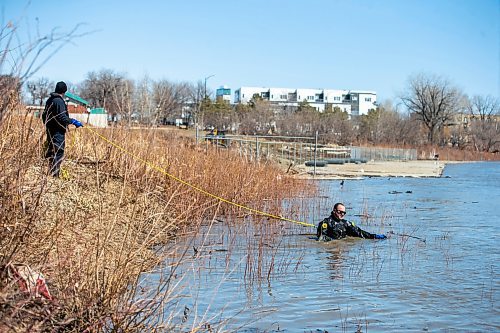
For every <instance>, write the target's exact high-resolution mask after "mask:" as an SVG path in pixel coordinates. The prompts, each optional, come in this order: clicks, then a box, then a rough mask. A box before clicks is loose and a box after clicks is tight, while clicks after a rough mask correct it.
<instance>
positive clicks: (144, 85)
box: [134, 76, 156, 125]
mask: <svg viewBox="0 0 500 333" xmlns="http://www.w3.org/2000/svg"><path fill="white" fill-rule="evenodd" d="M134 102H135V110H137V112H138V114H139V118H140V122H141V123H143V124H148V125H152V124H156V120H155V119H154V118H153V117H154V111H155V105H154V101H153V82H152V81H151V79H150V78H149V77H148V76H145V77H144V78H143V79H142V80H141V81H140V82H139V83H138V84H137V89H136V93H135V98H134Z"/></svg>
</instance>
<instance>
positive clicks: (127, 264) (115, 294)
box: [0, 105, 301, 332]
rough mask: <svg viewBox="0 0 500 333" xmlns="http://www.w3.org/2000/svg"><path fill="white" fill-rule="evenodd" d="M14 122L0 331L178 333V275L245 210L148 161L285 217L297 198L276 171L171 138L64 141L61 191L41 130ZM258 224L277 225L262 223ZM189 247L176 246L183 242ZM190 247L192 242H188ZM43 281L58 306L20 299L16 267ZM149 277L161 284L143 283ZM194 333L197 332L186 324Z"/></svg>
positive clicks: (1, 249)
mask: <svg viewBox="0 0 500 333" xmlns="http://www.w3.org/2000/svg"><path fill="white" fill-rule="evenodd" d="M17 110H18V111H17V112H9V113H7V114H4V117H3V120H2V121H1V123H0V156H1V158H0V206H1V211H2V214H1V216H0V271H1V279H0V282H1V283H0V323H1V324H0V331H13V332H45V331H65V332H66V331H67V332H83V331H86V332H96V331H120V332H136V331H148V332H149V331H151V332H154V331H171V330H182V327H183V323H182V321H178V320H177V319H176V318H178V314H179V312H182V310H179V309H177V308H176V300H175V297H176V296H175V295H178V290H179V288H182V278H181V277H180V276H179V274H178V272H177V271H176V268H177V266H178V265H179V263H180V262H181V261H182V259H183V257H184V256H185V254H186V253H187V251H188V250H189V249H190V248H191V247H190V243H189V239H192V238H193V237H194V236H195V235H196V234H197V233H198V232H199V229H200V226H201V225H202V224H203V223H210V222H212V221H214V219H216V218H220V217H221V216H224V218H225V219H227V220H230V221H232V222H233V223H236V222H237V221H242V222H243V221H244V220H238V219H237V218H236V217H242V216H247V215H248V212H246V211H245V210H244V209H241V208H240V207H236V206H232V205H228V204H226V203H221V202H220V201H219V200H217V199H216V198H213V197H210V196H207V195H206V194H204V193H201V192H199V191H196V190H194V189H193V188H190V187H189V186H186V185H185V184H182V183H179V182H178V181H176V180H174V179H172V178H171V177H168V176H166V175H165V174H162V173H161V172H158V170H154V169H151V168H150V167H148V166H146V165H145V164H144V163H142V162H141V161H140V160H138V159H143V160H147V161H149V162H151V163H153V164H155V165H158V166H160V167H162V168H164V169H165V170H166V171H167V172H169V173H171V174H173V175H175V176H176V177H179V178H181V179H183V180H184V181H186V182H189V183H191V184H193V185H196V186H198V187H199V188H202V189H204V190H206V191H208V192H210V193H214V194H215V195H217V196H220V197H223V198H225V199H228V200H232V201H235V202H238V203H239V204H243V205H248V206H251V207H252V208H254V209H259V210H266V211H267V212H269V213H272V214H284V215H286V213H287V212H285V211H284V209H283V205H282V199H283V198H284V197H289V196H293V195H294V194H296V193H298V192H299V191H301V184H300V183H298V181H297V180H293V179H289V178H286V177H283V176H282V175H281V172H280V171H279V170H278V169H277V168H274V167H272V166H270V165H266V164H264V163H262V164H248V163H243V162H242V160H241V158H240V157H239V156H236V155H233V154H231V153H228V152H222V153H221V152H220V151H219V150H217V149H214V148H213V147H211V146H208V147H207V146H197V145H196V144H195V143H194V142H193V141H191V140H189V139H186V138H182V137H178V136H176V135H175V134H173V133H170V132H162V131H151V130H147V129H146V130H141V131H133V130H125V129H118V128H112V129H106V130H98V132H99V133H100V134H102V135H105V136H106V137H108V138H109V139H110V140H112V141H113V142H117V143H119V145H120V146H122V147H123V148H124V149H126V150H127V151H128V152H130V155H127V154H125V153H124V152H123V151H121V150H120V149H118V148H116V147H113V146H111V145H110V144H108V143H106V142H105V141H103V140H102V139H101V138H99V137H98V136H97V135H95V134H94V133H92V132H91V131H90V130H88V129H85V128H83V129H78V130H71V131H70V132H68V133H67V135H66V147H67V149H66V159H65V161H64V163H63V168H64V169H65V170H66V171H67V172H64V174H65V175H67V177H66V178H65V179H55V178H51V177H50V176H48V173H47V169H48V166H47V165H46V161H45V160H44V159H43V158H42V156H43V152H42V150H43V148H42V147H43V141H44V129H43V127H42V126H41V121H39V119H36V118H33V117H32V116H30V115H27V114H24V112H23V111H21V106H19V105H18V106H17ZM263 223H270V221H264V222H263ZM179 235H183V236H185V237H183V238H182V239H184V240H185V239H187V240H188V241H183V242H180V241H179V238H178V236H179ZM186 236H187V237H186ZM19 263H22V264H25V265H28V266H29V267H31V268H32V269H33V270H34V271H36V272H41V273H43V274H44V276H45V278H46V281H47V284H48V287H49V290H50V291H51V293H52V296H53V297H54V300H48V299H46V298H44V297H39V296H36V295H33V294H28V293H24V292H22V291H21V290H20V289H19V287H18V283H16V282H15V280H14V279H12V277H9V276H8V274H7V267H9V266H10V265H12V264H19ZM147 273H152V274H153V273H154V276H156V277H157V278H156V280H155V281H156V283H155V284H151V283H149V284H145V282H144V281H145V280H144V276H145V274H147ZM191 325H192V326H190V327H191V328H190V329H188V331H189V330H194V329H193V327H194V328H196V327H197V326H196V325H194V326H193V324H191ZM200 325H202V323H200Z"/></svg>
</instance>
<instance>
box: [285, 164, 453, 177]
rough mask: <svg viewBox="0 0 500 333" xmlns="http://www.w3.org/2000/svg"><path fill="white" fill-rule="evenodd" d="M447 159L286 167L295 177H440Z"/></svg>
mask: <svg viewBox="0 0 500 333" xmlns="http://www.w3.org/2000/svg"><path fill="white" fill-rule="evenodd" d="M446 163H449V162H447V161H434V160H417V161H369V162H367V163H361V164H355V163H345V164H327V165H326V166H324V167H316V172H315V171H314V167H309V166H305V165H304V164H301V165H294V166H292V167H290V168H289V169H288V173H291V174H293V175H294V177H296V178H303V179H313V178H314V179H344V178H363V177H440V176H441V175H442V173H443V170H444V167H445V166H446Z"/></svg>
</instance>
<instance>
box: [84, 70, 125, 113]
mask: <svg viewBox="0 0 500 333" xmlns="http://www.w3.org/2000/svg"><path fill="white" fill-rule="evenodd" d="M125 81H126V78H125V75H124V74H119V73H115V72H114V71H112V70H110V69H103V70H101V71H99V72H89V73H88V74H87V78H86V79H85V80H84V81H83V83H82V85H81V94H82V97H83V98H85V99H86V100H87V101H89V102H90V104H91V105H92V106H94V107H101V108H105V109H106V110H107V111H108V112H109V113H110V114H112V115H118V114H121V115H126V113H124V110H125V106H124V105H123V104H122V103H123V102H124V100H123V99H122V98H119V96H120V97H123V95H124V94H127V93H126V91H127V84H126V83H125ZM121 90H125V92H122V91H121Z"/></svg>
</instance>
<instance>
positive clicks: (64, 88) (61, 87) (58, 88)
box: [55, 81, 68, 94]
mask: <svg viewBox="0 0 500 333" xmlns="http://www.w3.org/2000/svg"><path fill="white" fill-rule="evenodd" d="M66 91H68V86H67V85H66V83H64V82H63V81H59V82H57V84H56V90H55V92H56V93H58V94H64V93H65V92H66Z"/></svg>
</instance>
